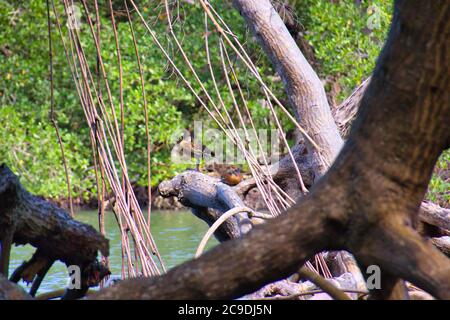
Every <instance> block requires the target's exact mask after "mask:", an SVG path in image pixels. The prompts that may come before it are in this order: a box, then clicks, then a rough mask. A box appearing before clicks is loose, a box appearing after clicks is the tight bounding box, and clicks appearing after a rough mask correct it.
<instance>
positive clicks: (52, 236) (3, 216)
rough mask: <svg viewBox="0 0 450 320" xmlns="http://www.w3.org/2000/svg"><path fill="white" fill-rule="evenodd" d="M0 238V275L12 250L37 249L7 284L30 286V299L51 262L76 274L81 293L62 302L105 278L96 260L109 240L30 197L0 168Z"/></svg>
mask: <svg viewBox="0 0 450 320" xmlns="http://www.w3.org/2000/svg"><path fill="white" fill-rule="evenodd" d="M0 208H1V210H0V236H1V239H0V240H1V245H2V251H1V258H0V260H1V266H2V269H1V273H2V274H3V275H4V276H7V275H8V267H9V256H10V251H11V245H12V244H16V245H24V244H30V245H32V246H33V247H35V248H36V252H35V253H34V255H33V257H32V258H31V259H30V260H29V261H26V262H24V263H23V264H22V265H21V266H19V267H18V268H17V269H16V270H15V271H14V273H13V274H12V276H11V279H10V280H11V281H13V282H18V281H19V280H20V279H23V280H24V281H26V282H33V285H32V288H31V291H30V294H32V295H34V294H35V293H36V291H37V289H38V288H39V285H40V283H41V281H42V279H43V278H44V276H45V274H46V272H47V271H48V269H49V268H50V267H51V265H52V264H53V262H54V261H56V260H60V261H61V262H63V263H65V264H66V265H67V266H70V265H77V266H79V267H80V270H81V276H82V277H81V286H82V289H80V290H68V291H67V294H66V298H69V297H79V296H82V295H83V294H84V292H85V291H86V290H87V289H88V288H89V286H93V285H96V284H98V282H99V281H100V280H101V279H102V278H103V277H104V276H105V275H106V274H108V273H109V271H108V270H107V269H106V267H104V266H103V265H101V264H99V263H98V261H97V254H98V251H100V252H101V253H102V254H103V255H104V256H108V254H109V252H108V251H109V244H108V240H107V239H106V238H105V237H103V236H102V235H101V234H100V233H99V232H97V231H96V230H95V229H94V228H93V227H92V226H90V225H87V224H85V223H81V222H79V221H76V220H74V219H72V218H71V217H70V216H69V214H68V213H67V212H65V211H64V210H63V209H61V208H59V207H57V206H56V205H53V204H51V203H50V202H47V201H45V200H42V199H40V198H38V197H35V196H33V195H31V194H30V193H29V192H28V191H27V190H25V189H24V188H23V186H22V185H21V184H20V181H19V179H18V177H17V176H16V175H14V173H13V172H12V171H11V170H10V169H9V168H8V167H7V166H6V165H5V164H2V165H1V166H0Z"/></svg>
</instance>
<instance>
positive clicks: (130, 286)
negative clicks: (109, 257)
mask: <svg viewBox="0 0 450 320" xmlns="http://www.w3.org/2000/svg"><path fill="white" fill-rule="evenodd" d="M248 2H249V3H253V1H248ZM449 5H450V3H449V1H443V0H442V1H432V2H431V1H426V2H425V1H419V0H408V1H406V0H398V1H396V4H395V13H394V18H393V23H392V26H391V31H390V34H389V38H388V41H387V43H386V45H385V47H384V49H383V52H382V54H381V56H380V58H379V60H378V62H377V67H376V69H375V71H374V74H373V77H372V79H371V81H370V84H369V86H368V87H367V89H366V92H365V94H364V98H363V100H362V101H361V107H360V112H359V115H358V118H357V120H356V121H355V124H354V125H353V127H352V130H351V133H350V136H349V139H348V141H347V142H346V144H345V146H344V148H343V149H342V150H341V152H340V154H339V156H338V157H337V159H336V161H335V162H334V164H333V166H332V167H331V169H330V170H329V171H328V173H327V174H326V175H325V176H324V177H323V178H322V179H320V181H318V183H317V184H315V185H314V187H313V188H312V190H311V193H310V194H309V195H308V196H306V197H304V198H303V199H301V200H300V201H299V202H298V203H297V205H295V207H293V208H291V209H289V210H287V212H286V213H285V214H283V215H281V216H279V217H278V218H276V219H274V220H272V221H270V222H268V223H266V224H264V225H262V226H258V227H256V228H255V229H254V230H253V231H252V232H250V233H249V234H247V235H246V236H245V237H244V238H243V239H238V240H231V241H228V242H225V243H223V244H221V245H220V246H218V247H216V248H215V249H213V250H211V251H209V252H207V253H206V254H205V255H203V256H202V257H200V258H198V259H195V260H193V261H189V262H187V263H185V264H183V265H181V266H178V267H176V268H174V269H172V270H171V271H169V272H168V273H167V274H166V275H164V276H161V277H154V278H148V279H131V280H127V281H123V282H122V283H120V284H118V285H116V286H115V287H112V288H110V289H107V290H105V291H103V292H100V293H99V294H97V295H96V298H128V299H143V298H159V299H165V298H234V297H239V296H242V295H244V294H246V293H249V292H253V291H255V290H256V289H258V288H260V287H261V286H263V285H265V284H267V283H270V282H273V281H275V280H278V279H282V278H284V277H286V276H288V275H290V274H292V273H293V272H295V270H296V269H297V268H298V267H299V266H300V265H302V264H303V263H304V262H305V261H306V259H308V258H309V257H311V256H312V255H313V254H315V253H316V252H319V251H322V250H326V249H328V250H342V249H345V250H348V251H350V252H352V253H353V254H354V255H355V256H356V257H357V259H358V262H359V263H360V264H361V265H363V266H368V265H371V264H376V265H378V266H379V267H380V268H381V270H382V277H383V275H386V276H387V277H389V278H391V279H396V278H402V279H405V280H408V281H410V282H412V283H413V284H415V285H417V286H419V287H421V288H423V289H424V290H426V291H428V292H429V293H431V294H432V295H434V296H435V297H437V298H443V299H450V261H449V260H448V258H447V257H445V256H444V255H443V254H442V253H440V252H439V251H438V250H437V249H435V248H434V247H433V246H432V244H431V242H430V241H426V240H424V239H423V238H422V237H421V236H420V235H419V234H418V233H417V232H416V231H415V230H414V229H413V224H414V220H415V219H417V216H418V213H419V210H418V209H419V205H420V203H421V201H422V198H423V196H424V194H425V191H426V188H427V184H428V182H429V179H430V177H431V173H432V170H433V167H434V164H435V162H436V160H437V158H438V157H439V155H440V153H441V152H442V150H444V149H445V148H448V147H449V146H450V123H449V121H448V119H449V118H450V101H449V100H450V99H449V91H448V88H449V75H450V68H449V62H450V50H448V49H449V48H448V41H447V39H448V36H449V29H450V7H449ZM417 12H420V15H417ZM330 199H332V201H331V200H330ZM236 270H239V271H238V272H237V271H236ZM381 290H383V288H382V289H381Z"/></svg>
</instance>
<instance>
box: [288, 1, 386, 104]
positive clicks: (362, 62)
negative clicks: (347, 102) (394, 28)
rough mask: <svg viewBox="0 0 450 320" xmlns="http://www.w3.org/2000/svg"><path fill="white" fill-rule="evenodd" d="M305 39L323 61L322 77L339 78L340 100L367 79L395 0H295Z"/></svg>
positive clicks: (383, 36) (384, 33) (381, 42)
mask: <svg viewBox="0 0 450 320" xmlns="http://www.w3.org/2000/svg"><path fill="white" fill-rule="evenodd" d="M291 3H292V4H293V5H294V7H295V9H296V12H297V13H298V14H299V20H300V22H301V23H302V24H303V25H304V27H305V29H306V32H305V38H306V39H307V40H308V42H309V43H310V44H311V45H312V46H313V47H314V53H315V56H316V58H317V59H319V61H320V62H321V65H322V68H321V70H318V71H319V74H320V76H321V78H328V79H331V80H335V81H337V83H338V84H339V86H340V88H341V91H340V93H339V95H338V99H339V100H342V99H344V98H345V97H347V96H348V95H349V94H350V93H351V92H352V90H353V89H354V88H355V87H356V86H357V85H358V84H360V83H361V82H362V81H363V80H364V79H365V78H367V77H368V76H369V75H370V74H371V72H372V70H373V68H374V66H375V61H376V58H377V57H378V54H379V52H380V49H381V47H382V46H383V43H384V40H385V38H386V35H387V31H388V28H389V23H390V19H391V12H392V1H385V0H374V1H367V0H365V1H361V3H360V4H357V3H358V1H354V0H340V1H314V0H293V1H291Z"/></svg>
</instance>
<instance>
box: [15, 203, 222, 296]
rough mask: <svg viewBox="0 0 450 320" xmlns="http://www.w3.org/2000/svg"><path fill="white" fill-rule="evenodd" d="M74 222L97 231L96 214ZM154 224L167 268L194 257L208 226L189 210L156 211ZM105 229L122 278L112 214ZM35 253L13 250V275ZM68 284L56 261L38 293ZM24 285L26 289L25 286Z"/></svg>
mask: <svg viewBox="0 0 450 320" xmlns="http://www.w3.org/2000/svg"><path fill="white" fill-rule="evenodd" d="M75 219H77V220H80V221H82V222H85V223H88V224H91V225H92V226H94V227H95V228H97V229H98V217H97V211H83V212H78V213H76V217H75ZM151 224H152V225H151V229H152V234H153V237H154V238H155V242H156V245H157V246H158V249H159V252H160V253H161V256H162V259H163V261H164V264H165V266H166V267H167V268H168V269H170V268H172V267H174V266H176V265H178V264H180V263H182V262H184V261H186V260H188V259H191V258H193V257H194V254H195V251H196V249H197V247H198V245H199V243H200V241H201V239H202V237H203V235H204V234H205V233H206V231H207V229H208V226H207V225H206V223H204V222H203V221H201V220H199V219H198V218H196V217H195V216H194V215H193V214H192V213H190V212H189V211H154V212H152V220H151ZM105 227H106V233H107V235H106V236H107V238H108V239H109V241H110V269H111V272H112V273H113V275H117V276H120V272H121V266H122V262H121V253H120V251H121V246H120V233H119V230H118V228H117V225H116V221H115V218H114V216H113V215H112V214H107V215H106V217H105ZM216 244H217V241H216V240H215V239H211V240H210V241H209V243H208V246H207V249H208V248H211V247H212V246H214V245H216ZM34 250H35V249H34V248H33V247H31V246H29V245H27V246H21V247H14V248H13V252H12V255H11V263H10V274H11V273H12V272H13V270H14V269H15V268H17V267H18V266H19V265H20V264H21V263H22V262H23V261H24V260H28V259H29V258H30V257H31V255H32V254H33V252H34ZM66 284H67V269H66V267H65V265H64V264H62V263H61V262H56V263H55V264H54V265H53V266H52V268H51V269H50V270H49V272H48V274H47V276H46V277H45V279H44V281H43V282H42V284H41V287H40V289H39V292H38V294H39V293H43V292H48V291H52V290H56V289H62V288H64V287H65V286H66ZM22 285H23V286H26V285H25V284H24V283H22ZM30 286H31V285H30Z"/></svg>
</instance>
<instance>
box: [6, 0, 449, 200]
mask: <svg viewBox="0 0 450 320" xmlns="http://www.w3.org/2000/svg"><path fill="white" fill-rule="evenodd" d="M211 2H212V3H213V5H215V7H216V8H217V9H218V11H219V12H220V13H221V15H222V17H223V18H224V20H225V21H227V23H228V24H229V25H230V27H231V29H232V30H233V31H234V32H235V33H236V35H237V36H238V38H239V39H240V40H241V42H245V43H246V47H247V49H248V51H249V54H250V55H251V57H252V58H253V60H254V61H257V62H258V63H257V65H258V69H259V72H260V73H261V74H262V75H263V76H264V77H265V78H266V79H267V80H268V82H269V85H270V86H271V87H272V89H273V90H274V92H275V94H276V95H277V96H278V97H280V98H281V99H283V98H284V91H283V87H282V83H281V81H272V80H275V79H276V77H274V71H273V69H272V67H271V65H270V63H269V62H268V60H267V58H266V57H265V55H264V54H262V52H261V49H260V48H259V47H258V45H257V44H256V43H255V41H252V39H251V38H250V37H249V36H248V34H247V30H246V29H245V28H244V22H243V20H242V18H241V17H240V16H239V13H238V12H237V11H236V10H235V9H234V8H232V5H231V3H230V2H229V1H219V0H215V1H211ZM56 3H58V2H57V1H56ZM106 3H107V2H101V1H100V4H102V5H103V7H102V8H101V10H102V11H101V26H102V33H101V41H100V42H101V47H102V58H103V60H104V62H105V67H106V70H107V73H108V79H109V84H110V86H111V91H112V94H113V97H114V98H113V99H114V100H113V101H114V104H115V106H116V107H117V109H116V113H117V114H119V109H118V105H119V81H118V79H119V68H118V65H117V54H116V48H115V42H114V36H113V31H112V26H111V21H110V18H109V12H108V10H107V9H106V8H105V7H106ZM114 3H118V4H120V3H122V1H114ZM290 3H291V4H292V5H293V7H294V8H295V11H296V13H298V20H299V21H300V22H301V23H302V25H303V26H304V27H305V30H306V31H305V34H304V35H305V38H306V39H307V40H308V41H309V42H310V44H312V46H313V47H314V51H315V56H316V58H317V59H318V60H319V62H320V64H319V66H316V68H317V67H318V69H319V70H317V71H318V72H319V75H320V77H321V78H323V79H327V80H330V79H331V81H336V82H337V83H338V84H339V87H340V89H341V90H340V93H339V95H338V99H341V100H342V99H343V98H345V97H346V96H347V95H348V94H349V93H351V91H352V90H353V88H355V87H356V86H357V85H358V84H359V83H360V82H361V81H362V80H363V79H365V78H366V77H367V76H369V75H370V73H371V71H372V69H373V67H374V64H375V60H376V57H377V56H378V54H379V51H380V49H381V46H382V43H383V41H384V39H385V37H386V33H387V27H388V23H389V19H390V12H391V10H392V4H391V1H384V0H375V1H370V3H369V2H368V1H362V2H361V4H359V5H357V4H355V3H356V1H354V0H341V1H325V0H324V1H315V0H298V1H295V0H291V1H290ZM57 5H58V9H59V12H61V15H60V16H59V18H60V21H61V23H62V24H63V33H64V36H65V39H66V43H68V37H67V29H66V26H65V22H66V19H65V17H64V15H63V14H62V10H61V7H60V4H59V3H58V4H57ZM157 5H158V2H157V1H147V2H144V1H141V4H140V7H141V8H143V12H144V14H146V15H148V18H149V23H150V25H151V27H152V28H153V29H154V30H155V32H156V33H157V34H158V35H159V40H160V41H161V43H162V44H163V46H164V47H165V48H167V49H168V50H169V52H170V55H171V57H172V58H173V59H174V60H175V62H176V63H177V65H178V66H180V69H181V71H182V72H183V73H184V74H185V75H186V77H187V78H188V80H189V81H191V83H194V82H195V81H194V78H193V76H192V74H190V73H189V70H188V68H187V66H186V64H185V63H183V61H182V58H181V55H180V54H179V52H178V51H177V50H176V49H174V43H171V42H169V41H168V37H166V36H165V34H167V31H168V30H167V23H166V22H167V21H166V17H165V16H164V14H162V12H161V10H163V9H162V8H161V7H160V6H159V7H158V6H157ZM121 9H123V8H121ZM177 16H178V17H179V19H177V22H176V23H175V25H174V28H175V32H176V33H177V34H178V35H180V41H181V42H182V45H183V47H184V49H185V51H186V52H187V53H188V54H189V57H190V58H191V62H192V64H193V66H194V68H195V69H196V70H198V71H199V74H198V76H199V77H200V79H201V80H202V83H203V85H204V86H205V88H206V89H207V91H208V92H209V93H210V94H211V95H212V96H213V98H215V97H216V93H215V91H214V86H213V83H212V81H211V78H210V76H209V71H208V65H207V63H206V53H205V49H204V48H205V37H204V36H205V32H204V14H203V11H202V9H201V8H200V6H199V5H198V4H196V5H187V4H185V5H183V6H182V7H181V10H180V11H179V12H177ZM93 18H94V17H93ZM119 20H120V19H119ZM52 21H53V22H55V17H54V16H53V14H52ZM0 25H1V26H2V28H1V29H0V141H1V143H0V162H6V163H7V164H8V165H9V166H10V167H11V168H12V169H13V170H14V171H15V172H17V173H19V174H20V175H21V177H22V182H23V183H24V185H25V186H26V187H27V188H28V189H29V190H30V191H31V192H33V193H36V194H41V195H44V196H47V197H53V198H55V197H60V196H62V197H65V196H67V188H66V182H65V176H64V170H63V166H62V159H61V153H60V149H59V146H58V143H57V137H56V134H55V130H54V128H53V127H52V125H51V123H50V121H49V111H50V102H49V101H50V90H49V88H50V87H49V65H48V39H47V13H46V6H45V1H41V0H31V1H14V2H12V1H6V0H0ZM133 25H134V28H135V31H136V38H137V41H138V46H139V51H140V56H141V62H142V66H143V73H144V78H145V91H146V95H147V100H148V106H149V119H150V128H149V129H150V135H151V143H152V153H151V155H152V156H151V162H152V185H153V186H155V185H157V184H158V183H159V182H160V181H161V180H163V179H167V178H169V177H171V176H173V175H174V174H176V173H178V172H181V171H182V170H184V169H185V168H186V166H185V165H176V164H173V163H172V162H171V161H170V151H171V147H172V145H173V143H174V142H175V141H176V140H177V139H178V138H179V137H181V133H180V132H181V130H182V129H185V128H187V129H189V128H192V123H193V121H194V119H195V120H200V119H201V120H203V121H204V125H206V126H208V127H217V125H216V124H215V123H214V121H213V120H212V119H211V118H210V117H209V116H208V114H207V113H206V112H205V110H204V109H203V108H201V107H200V105H199V104H198V102H197V101H196V99H195V98H194V96H193V95H192V93H191V92H190V91H189V90H188V89H186V88H185V86H184V85H183V83H182V82H181V80H180V79H179V78H177V77H175V76H174V73H173V70H172V69H171V68H170V67H169V66H168V65H167V62H166V59H165V57H164V56H163V54H162V53H161V51H160V50H159V49H158V48H157V47H156V46H155V45H154V43H153V42H152V41H151V38H150V37H149V35H148V32H147V31H146V30H145V29H144V27H143V25H142V23H140V21H139V19H138V18H137V17H136V18H135V19H134V24H133ZM210 29H212V26H210ZM118 33H119V38H120V47H121V56H122V64H123V75H124V77H123V82H124V101H125V129H124V132H125V141H126V143H125V154H126V160H127V164H128V171H129V173H130V178H131V179H132V180H133V181H135V182H136V183H137V184H139V185H146V184H147V171H146V170H147V160H146V155H147V150H146V148H147V138H146V134H145V121H144V106H143V101H142V92H141V84H140V79H139V73H138V66H137V63H136V59H135V52H134V46H133V41H132V37H131V33H130V29H129V25H128V23H124V22H121V23H118ZM80 34H81V43H82V45H83V48H84V50H85V52H86V54H87V56H88V57H89V59H90V60H89V63H90V65H91V67H92V68H91V70H95V65H96V52H95V46H94V43H93V40H92V38H91V35H90V31H89V28H88V24H87V22H86V21H84V20H83V21H82V26H81V31H80ZM52 39H53V60H54V84H55V106H56V118H57V122H58V126H59V128H60V131H61V136H62V140H63V142H64V148H65V151H66V156H67V161H68V164H69V167H70V175H71V180H72V186H73V192H74V196H77V197H82V198H85V199H88V198H90V197H92V196H94V197H95V195H96V188H95V178H94V170H93V163H92V160H91V158H92V156H91V155H92V151H91V142H90V139H89V131H88V128H87V124H86V120H85V118H84V114H83V111H82V109H81V106H80V102H79V98H78V95H77V93H76V90H75V86H74V84H73V79H72V76H71V74H70V70H69V68H68V64H67V61H66V57H65V55H64V49H63V45H62V42H61V39H60V37H59V34H58V32H57V29H56V26H55V24H53V33H52ZM209 47H210V51H211V57H212V61H211V64H212V65H213V68H214V72H215V76H216V79H217V81H218V85H219V91H220V93H221V95H222V96H223V97H224V102H225V105H226V106H227V107H228V109H229V110H230V111H231V113H232V117H233V118H234V120H235V123H238V122H239V121H238V119H237V114H236V112H233V107H232V99H231V96H230V95H229V93H228V88H227V86H226V82H225V79H224V77H223V69H222V65H221V64H220V60H219V56H220V50H219V43H218V38H217V37H216V36H211V37H209ZM228 53H229V55H230V60H231V61H232V62H233V65H234V67H235V71H236V74H237V77H238V78H239V80H240V81H241V85H242V86H243V92H244V95H245V97H246V99H247V100H248V106H249V108H250V110H251V112H252V115H253V119H254V121H255V122H256V123H255V124H256V126H257V127H258V128H267V127H268V126H269V125H270V121H268V118H269V110H268V108H264V107H262V106H261V103H260V101H259V99H260V98H261V92H260V85H259V83H258V82H257V81H256V79H255V78H254V77H252V76H249V74H248V71H246V69H245V68H243V66H242V63H241V61H240V60H239V59H237V58H236V56H235V55H234V54H233V53H232V52H228ZM94 76H95V75H94ZM194 88H195V90H196V92H197V93H198V94H200V95H201V96H202V95H203V93H202V92H201V90H200V88H199V86H195V85H194ZM101 89H102V92H103V97H104V98H105V101H106V99H107V98H106V88H105V86H104V85H102V86H101ZM328 89H329V88H328ZM238 103H240V104H241V103H242V101H240V100H239V101H238ZM209 107H211V106H209ZM281 118H284V120H283V125H284V128H285V129H286V130H288V129H292V128H293V127H292V124H290V122H289V121H288V120H287V119H285V117H281ZM448 163H449V153H448V152H447V153H445V154H444V156H443V157H442V158H441V160H440V162H439V167H438V169H437V171H436V176H435V177H434V178H433V180H432V182H431V184H430V194H429V197H430V199H432V200H433V199H434V200H439V201H441V202H442V201H447V202H448V201H449V198H448V197H449V195H448V192H447V194H446V190H448V189H449V181H448V177H447V178H445V174H447V175H448V170H449V169H448ZM439 168H441V169H442V170H441V169H439ZM443 172H444V173H443Z"/></svg>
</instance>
